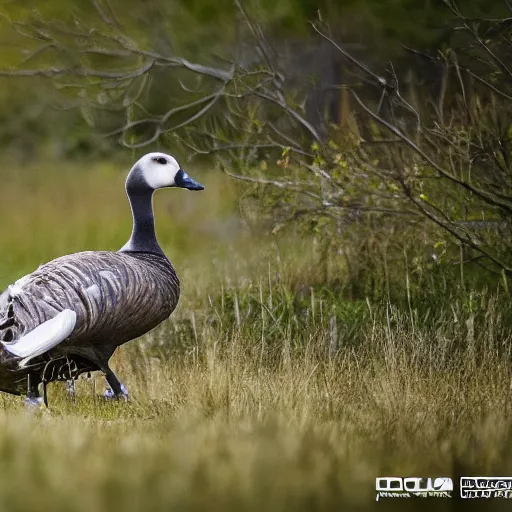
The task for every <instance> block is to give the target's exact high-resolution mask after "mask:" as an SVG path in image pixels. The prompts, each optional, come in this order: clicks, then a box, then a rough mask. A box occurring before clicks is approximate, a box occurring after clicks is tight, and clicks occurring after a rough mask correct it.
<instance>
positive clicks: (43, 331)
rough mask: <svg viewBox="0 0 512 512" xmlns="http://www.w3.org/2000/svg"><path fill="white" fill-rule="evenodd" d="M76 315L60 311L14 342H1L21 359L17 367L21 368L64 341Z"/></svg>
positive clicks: (68, 310) (70, 330)
mask: <svg viewBox="0 0 512 512" xmlns="http://www.w3.org/2000/svg"><path fill="white" fill-rule="evenodd" d="M75 324H76V313H75V312H74V311H72V310H71V309H65V310H64V311H61V312H60V313H59V314H58V315H57V316H55V317H54V318H52V319H51V320H47V321H46V322H43V323H42V324H41V325H38V326H37V327H36V328H35V329H33V330H32V331H30V332H29V333H28V334H26V335H25V336H22V337H21V338H20V339H19V340H17V341H15V342H10V343H7V342H3V341H2V344H3V345H4V347H5V349H6V350H7V351H8V352H10V353H11V354H14V355H15V356H18V357H23V358H24V359H22V360H21V361H20V363H19V367H20V368H23V367H24V366H25V365H26V364H27V363H28V362H29V361H30V359H32V358H34V357H36V356H39V355H41V354H44V353H45V352H48V350H50V349H52V348H53V347H55V346H56V345H58V344H59V343H60V342H61V341H64V340H65V339H66V338H67V337H68V336H69V335H70V334H71V333H72V332H73V329H74V328H75Z"/></svg>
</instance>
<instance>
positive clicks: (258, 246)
mask: <svg viewBox="0 0 512 512" xmlns="http://www.w3.org/2000/svg"><path fill="white" fill-rule="evenodd" d="M190 173H191V174H194V173H193V172H192V170H190ZM4 174H5V176H4V187H2V189H1V190H0V212H1V215H2V218H3V219H4V228H3V230H2V236H1V237H0V245H1V251H0V253H1V255H2V256H1V258H0V270H1V279H2V284H5V285H6V284H8V283H9V282H11V281H12V280H13V279H15V278H16V277H19V276H20V275H22V274H23V273H25V272H27V271H30V270H31V269H32V268H33V267H34V266H37V265H38V264H39V263H41V262H43V261H45V260H47V259H49V258H52V257H55V256H58V255H60V254H63V253H67V252H72V251H78V250H85V249H116V248H117V247H119V246H121V245H122V244H123V243H124V241H125V239H126V238H127V236H128V235H129V231H130V217H129V210H128V206H127V202H126V199H125V196H124V191H123V176H122V175H120V174H119V173H118V171H116V170H115V169H113V168H111V167H110V166H106V165H98V166H97V168H93V169H89V170H87V171H86V170H85V169H82V168H80V167H77V168H72V167H71V168H66V169H58V168H56V169H53V168H51V166H50V168H48V167H47V166H45V167H43V168H41V169H36V168H34V169H24V170H23V171H21V170H17V171H16V172H12V173H10V174H9V173H6V172H4ZM199 174H201V173H199ZM200 179H202V180H204V181H205V184H206V186H207V189H206V191H205V192H204V193H203V194H190V193H186V192H181V191H163V192H160V193H159V197H157V200H156V203H157V226H158V231H159V238H160V240H161V241H162V245H163V246H164V247H165V250H166V252H167V254H168V255H169V256H170V257H171V259H172V260H173V262H174V263H175V265H176V267H177V270H178V273H179V274H180V276H181V277H182V281H183V296H182V299H181V303H180V307H179V309H178V310H177V311H176V313H175V314H174V315H173V317H172V318H171V320H169V321H168V322H166V323H164V324H163V325H162V326H160V327H159V328H157V329H156V330H154V331H153V332H152V333H150V334H148V335H146V336H144V337H143V338H141V339H140V340H138V341H135V342H132V343H130V344H128V345H127V346H125V347H123V348H122V349H121V350H120V351H119V352H118V353H117V354H116V355H115V356H114V361H113V363H114V366H115V368H116V370H117V371H118V373H119V375H120V376H121V378H122V379H123V381H124V382H125V383H126V385H127V387H128V389H129V391H130V393H131V396H132V399H131V401H130V402H129V403H118V404H105V403H104V402H103V401H102V400H101V399H99V398H98V397H97V396H96V395H97V394H98V392H100V391H102V390H103V389H102V382H101V380H100V379H99V378H97V377H94V376H93V378H91V379H87V378H84V379H81V380H80V381H79V383H78V394H77V398H76V400H75V401H72V400H70V399H68V398H67V397H66V395H65V393H64V390H63V388H62V386H59V385H53V386H52V387H51V389H50V404H51V408H50V409H49V410H41V411H37V412H35V413H29V412H26V411H25V410H24V409H23V407H22V405H21V403H20V400H19V399H18V398H13V397H9V396H7V395H1V398H0V400H1V404H2V408H0V510H6V511H10V510H13V511H24V510H33V509H43V510H52V511H87V512H89V511H91V510H95V511H96V510H97V511H103V510H105V511H107V510H123V511H128V512H130V511H138V510H144V511H146V510H149V511H150V510H154V511H157V510H158V511H159V510H166V511H167V510H190V511H196V510H201V511H203V510H219V511H220V510H222V511H231V510H236V511H240V510H247V511H250V510H270V511H285V510H286V511H288V510H298V511H301V510H302V511H310V510H369V509H373V508H374V507H375V508H376V509H377V508H378V509H380V510H396V509H397V507H398V504H397V503H395V502H393V500H391V501H387V502H386V501H380V502H379V503H376V502H375V477H377V476H396V475H403V476H443V475H444V476H453V477H456V476H457V475H461V474H463V475H464V474H479V475H482V474H483V475H485V474H488V475H498V474H504V475H506V474H511V472H512V453H511V448H510V447H511V446H512V444H511V440H512V439H511V435H510V433H511V432H512V414H511V405H510V404H511V399H512V396H511V394H512V393H511V372H510V367H511V365H510V363H511V357H510V356H511V354H510V345H511V341H512V340H511V331H510V325H509V324H510V306H509V305H508V302H509V300H508V297H507V295H506V291H504V290H501V291H500V290H480V291H477V290H472V289H471V288H470V287H469V286H465V287H464V288H462V287H460V288H455V287H452V288H450V287H449V286H446V285H445V284H443V283H442V282H440V280H441V277H439V280H438V281H439V282H438V283H437V284H438V285H439V286H438V287H437V288H436V283H434V282H432V283H431V286H430V287H429V288H428V289H426V290H425V297H427V298H428V297H431V298H430V299H428V300H425V301H422V300H421V294H419V293H413V294H410V296H409V297H407V290H406V288H405V287H404V300H403V301H397V302H395V301H393V300H392V301H390V300H387V299H386V298H385V294H383V297H384V298H383V299H379V300H377V299H375V298H370V297H368V298H366V297H359V298H352V299H350V300H349V299H347V298H344V291H343V288H342V287H339V286H338V285H337V284H336V285H335V284H333V283H330V284H329V283H326V282H325V280H324V279H323V277H322V276H323V273H322V270H321V269H320V265H321V257H320V255H319V254H318V253H317V251H316V249H315V246H314V244H313V243H312V241H311V240H308V239H302V240H297V239H292V240H288V241H283V242H282V243H281V242H280V243H277V244H276V243H275V242H274V241H272V240H270V239H269V237H266V236H263V235H261V234H260V235H254V234H253V235H251V234H249V233H247V232H246V231H245V230H244V228H243V224H241V223H240V222H239V221H237V215H236V191H235V190H234V189H233V186H232V184H231V183H230V182H227V181H225V180H223V179H222V177H218V176H215V175H212V174H207V173H205V174H204V175H203V176H200ZM180 192H181V193H180ZM340 272H343V269H340ZM403 279H404V283H405V282H406V281H409V283H410V286H411V289H412V288H413V287H414V285H415V282H414V279H415V277H414V276H413V275H404V276H403ZM443 290H444V291H443ZM441 291H442V293H441ZM434 505H435V506H436V507H437V508H438V509H439V510H451V509H452V507H453V503H452V502H450V500H438V501H437V502H435V503H434ZM485 505H486V508H485V510H498V509H500V503H499V502H494V503H493V502H489V503H486V504H485ZM432 506H433V502H431V501H429V502H421V503H419V502H418V501H416V500H415V501H414V502H407V503H405V502H401V503H400V506H399V508H400V509H407V510H417V509H425V510H430V509H431V507H432ZM421 507H424V508H421ZM502 509H503V510H505V507H503V508H502Z"/></svg>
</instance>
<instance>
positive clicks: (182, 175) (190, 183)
mask: <svg viewBox="0 0 512 512" xmlns="http://www.w3.org/2000/svg"><path fill="white" fill-rule="evenodd" d="M174 185H175V186H176V187H180V188H186V189H188V190H204V187H203V185H201V183H197V181H194V180H193V179H192V178H191V177H190V176H189V175H188V174H187V173H186V172H185V171H184V170H183V169H180V170H179V171H178V172H177V173H176V176H175V177H174Z"/></svg>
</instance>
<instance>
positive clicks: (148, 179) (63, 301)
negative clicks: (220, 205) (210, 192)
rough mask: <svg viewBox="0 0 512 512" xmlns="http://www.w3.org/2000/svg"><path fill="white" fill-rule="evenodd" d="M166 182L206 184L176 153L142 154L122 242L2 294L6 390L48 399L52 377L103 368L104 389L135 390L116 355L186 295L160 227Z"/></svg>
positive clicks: (131, 177)
mask: <svg viewBox="0 0 512 512" xmlns="http://www.w3.org/2000/svg"><path fill="white" fill-rule="evenodd" d="M166 187H179V188H185V189H188V190H203V189H204V187H203V185H201V184H199V183H197V182H196V181H194V180H193V179H192V178H190V177H189V176H188V175H187V173H186V172H185V171H184V170H183V169H182V168H181V167H180V165H179V164H178V162H177V161H176V159H175V158H174V157H172V156H171V155H167V154H165V153H149V154H147V155H145V156H143V157H142V158H140V159H139V160H138V161H137V162H136V163H135V164H134V166H133V167H132V169H131V170H130V172H129V173H128V176H127V179H126V193H127V196H128V200H129V202H130V206H131V211H132V216H133V229H132V233H131V236H130V239H129V240H128V242H127V243H126V244H125V245H124V246H123V247H122V248H121V249H120V250H118V251H115V252H111V251H86V252H79V253H75V254H69V255H66V256H62V257H60V258H57V259H55V260H52V261H50V262H49V263H46V264H44V265H41V266H40V267H39V268H38V269H37V270H35V271H34V272H32V273H31V274H28V275H26V276H24V277H22V278H20V279H18V280H17V281H16V282H15V283H14V284H12V285H10V286H9V287H8V288H7V289H6V290H5V291H4V292H3V293H2V294H1V295H0V391H3V392H6V393H11V394H14V395H26V399H25V400H26V403H27V404H41V403H42V402H44V403H45V404H46V406H48V399H47V393H46V385H47V383H49V382H53V381H58V380H60V381H68V382H74V380H76V379H77V378H78V376H79V375H81V374H82V373H85V372H91V371H101V372H103V373H104V375H105V378H106V382H107V384H108V389H107V392H106V396H107V397H111V398H126V397H127V390H126V388H125V387H124V385H123V384H122V383H121V381H120V380H119V379H118V377H117V376H116V375H115V374H114V372H113V371H112V370H111V368H110V367H109V360H110V357H111V356H112V354H113V353H114V351H115V350H116V348H117V347H119V346H120V345H122V344H123V343H126V342H127V341H130V340H132V339H135V338H138V337H139V336H141V335H142V334H145V333H146V332H148V331H150V330H151V329H153V328H154V327H156V326H157V325H158V324H160V323H161V322H163V321H164V320H166V319H167V318H168V317H169V315H170V314H171V313H172V312H173V311H174V309H175V307H176V305H177V303H178V299H179V295H180V282H179V279H178V276H177V275H176V272H175V270H174V267H173V266H172V264H171V263H170V261H169V260H168V259H167V257H166V256H165V254H164V252H163V251H162V249H161V247H160V245H159V244H158V241H157V237H156V233H155V221H154V215H153V194H154V192H155V190H158V189H160V188H166ZM40 384H43V386H40ZM40 387H42V388H43V397H41V395H40V389H39V388H40Z"/></svg>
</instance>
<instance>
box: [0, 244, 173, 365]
mask: <svg viewBox="0 0 512 512" xmlns="http://www.w3.org/2000/svg"><path fill="white" fill-rule="evenodd" d="M178 296H179V281H178V278H177V276H176V274H175V272H174V269H173V268H172V266H171V264H170V263H169V262H168V260H167V259H166V258H165V257H162V256H157V255H152V254H139V255H138V254H135V255H132V254H129V253H119V252H115V253H114V252H105V251H94V252H93V251H90V252H82V253H76V254H71V255H68V256H63V257H61V258H57V259H56V260H53V261H51V262H49V263H47V264H45V265H42V266H41V267H39V268H38V269H37V270H36V271H34V272H32V273H31V274H29V275H27V276H24V277H22V278H21V279H19V280H18V281H16V282H15V283H14V284H13V285H11V286H9V288H8V289H7V290H6V291H5V292H4V293H3V294H2V295H0V341H2V342H3V343H4V346H5V347H6V348H7V347H14V346H15V345H16V342H18V343H21V342H22V340H23V343H24V344H25V345H26V344H27V336H32V338H35V337H38V338H40V335H41V334H43V332H44V333H45V336H43V339H44V338H47V339H46V341H44V343H42V345H41V347H43V348H45V350H46V351H47V350H50V349H51V348H53V347H55V346H56V345H57V344H59V343H61V342H62V341H65V343H63V344H62V345H63V346H64V345H66V346H70V345H75V346H76V345H80V344H81V343H82V344H83V342H84V340H87V341H89V344H92V345H95V344H96V345H98V346H99V348H98V350H101V344H102V343H103V345H105V343H104V342H105V341H108V343H107V345H108V347H106V348H105V356H106V357H107V358H108V357H110V355H111V353H112V352H113V351H114V350H115V348H116V346H118V345H119V344H121V343H124V342H125V341H128V340H129V339H133V338H135V337H137V336H140V335H141V334H143V333H144V332H147V331H148V330H149V329H151V328H153V327H154V326H156V325H158V324H159V323H160V322H161V321H162V320H164V319H165V318H167V317H168V316H169V315H170V313H171V312H172V310H173V309H174V307H175V306H176V303H177V300H178ZM64 311H68V312H69V313H67V314H66V315H65V316H64V317H62V316H59V315H60V314H61V313H62V312H64ZM71 313H73V314H74V321H73V322H72V321H71V317H72V315H71ZM57 317H58V318H59V319H60V320H59V321H54V322H51V321H52V320H53V319H55V318H57ZM71 324H73V326H72V327H70V326H71ZM43 326H46V327H44V329H43ZM57 326H60V329H61V330H60V331H59V332H57V333H56V330H58V329H57ZM36 329H43V331H36ZM68 331H69V332H68ZM32 332H36V333H37V335H36V334H33V335H31V333H32ZM64 334H65V336H64ZM59 338H60V339H59ZM29 339H30V338H29ZM56 340H59V341H56ZM41 347H39V348H38V349H37V351H38V352H39V353H43V352H40V351H41V350H42V348H41ZM59 348H60V346H59ZM7 349H8V350H9V348H7ZM11 351H12V348H11ZM13 353H14V352H13ZM21 357H27V356H21Z"/></svg>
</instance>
